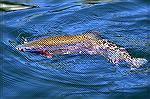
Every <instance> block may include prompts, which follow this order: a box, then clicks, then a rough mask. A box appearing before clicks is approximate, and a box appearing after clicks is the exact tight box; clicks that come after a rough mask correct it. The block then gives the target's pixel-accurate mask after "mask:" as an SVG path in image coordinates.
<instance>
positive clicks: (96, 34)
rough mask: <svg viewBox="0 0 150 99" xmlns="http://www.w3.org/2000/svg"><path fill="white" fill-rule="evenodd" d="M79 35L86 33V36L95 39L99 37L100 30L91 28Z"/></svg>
mask: <svg viewBox="0 0 150 99" xmlns="http://www.w3.org/2000/svg"><path fill="white" fill-rule="evenodd" d="M81 35H86V36H89V37H92V38H96V39H101V38H102V37H101V35H100V32H98V31H93V30H90V31H87V32H85V33H83V34H81Z"/></svg>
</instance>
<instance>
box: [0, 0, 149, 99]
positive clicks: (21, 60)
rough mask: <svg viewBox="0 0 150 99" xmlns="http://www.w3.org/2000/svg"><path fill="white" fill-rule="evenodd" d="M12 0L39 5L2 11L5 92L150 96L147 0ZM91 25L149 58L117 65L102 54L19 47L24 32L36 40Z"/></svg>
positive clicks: (25, 97)
mask: <svg viewBox="0 0 150 99" xmlns="http://www.w3.org/2000/svg"><path fill="white" fill-rule="evenodd" d="M7 1H15V2H17V3H20V4H27V5H34V6H37V7H36V8H30V9H24V10H17V11H7V12H4V11H3V12H2V11H1V12H0V17H1V18H0V33H1V35H0V36H1V39H0V56H1V57H0V58H1V60H0V61H1V73H0V74H1V81H0V85H1V89H2V90H1V98H3V99H13V98H14V99H30V98H35V99H37V98H38V99H45V98H46V99H57V98H61V99H63V98H64V99H73V98H81V99H82V98H84V99H86V98H87V99H106V98H113V97H114V98H116V97H117V98H121V99H123V98H135V99H136V98H139V99H141V98H143V99H148V98H150V95H149V93H150V87H149V86H150V53H149V50H150V43H149V39H150V35H149V34H150V15H149V14H148V13H149V6H148V5H149V4H150V3H149V1H148V0H147V1H146V0H122V1H119V0H22V1H21V0H7ZM90 1H91V2H90ZM92 1H93V2H92ZM88 30H97V31H99V32H101V35H102V37H104V38H106V39H108V40H110V41H112V42H114V43H116V44H118V45H121V46H123V47H125V48H126V49H127V50H128V52H129V53H130V54H131V55H132V56H133V57H140V58H145V59H147V60H148V63H147V64H145V65H144V66H142V67H140V68H139V69H137V70H135V71H130V68H129V67H128V66H127V65H126V64H120V65H119V66H115V65H114V64H112V63H110V62H108V60H107V59H105V58H104V57H102V56H100V55H61V56H60V55H57V56H55V57H54V58H52V59H48V58H45V57H42V56H39V55H35V54H32V53H22V52H19V51H17V50H16V49H15V46H16V45H18V44H21V43H22V42H23V38H27V39H28V40H29V41H32V40H35V39H38V38H41V37H45V36H60V35H76V34H81V33H83V32H86V31H88ZM15 96H16V97H15Z"/></svg>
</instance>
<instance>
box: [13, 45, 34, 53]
mask: <svg viewBox="0 0 150 99" xmlns="http://www.w3.org/2000/svg"><path fill="white" fill-rule="evenodd" d="M15 48H16V49H17V50H19V51H21V52H26V51H28V50H31V49H32V48H31V47H26V46H24V45H18V46H16V47H15Z"/></svg>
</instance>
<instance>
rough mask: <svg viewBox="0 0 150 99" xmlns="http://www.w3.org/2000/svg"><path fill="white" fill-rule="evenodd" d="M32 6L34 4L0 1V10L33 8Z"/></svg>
mask: <svg viewBox="0 0 150 99" xmlns="http://www.w3.org/2000/svg"><path fill="white" fill-rule="evenodd" d="M33 7H35V6H29V5H25V4H18V3H12V2H7V1H0V11H13V10H22V9H27V8H33Z"/></svg>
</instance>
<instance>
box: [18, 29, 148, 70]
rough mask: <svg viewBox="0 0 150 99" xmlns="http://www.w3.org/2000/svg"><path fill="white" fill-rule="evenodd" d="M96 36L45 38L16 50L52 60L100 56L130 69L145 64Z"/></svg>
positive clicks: (115, 45)
mask: <svg viewBox="0 0 150 99" xmlns="http://www.w3.org/2000/svg"><path fill="white" fill-rule="evenodd" d="M98 34H99V33H97V32H96V33H95V32H93V31H92V32H87V33H84V34H81V35H74V36H55V37H47V38H42V39H39V40H35V41H31V42H26V43H24V44H22V45H18V46H16V49H18V50H20V51H22V52H32V53H38V54H40V55H43V56H46V57H47V58H52V57H53V55H56V54H62V55H63V54H100V55H102V56H104V57H106V58H107V59H108V60H109V61H110V62H112V63H113V64H119V62H121V61H125V62H127V63H129V64H130V67H131V68H136V67H139V66H140V65H142V64H145V63H146V62H147V60H146V59H142V58H140V59H136V58H132V57H131V55H130V54H129V53H128V52H127V51H126V50H125V48H123V47H120V46H118V45H117V44H115V43H113V42H110V41H108V40H106V39H103V38H101V37H99V36H98ZM98 37H99V38H98Z"/></svg>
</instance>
